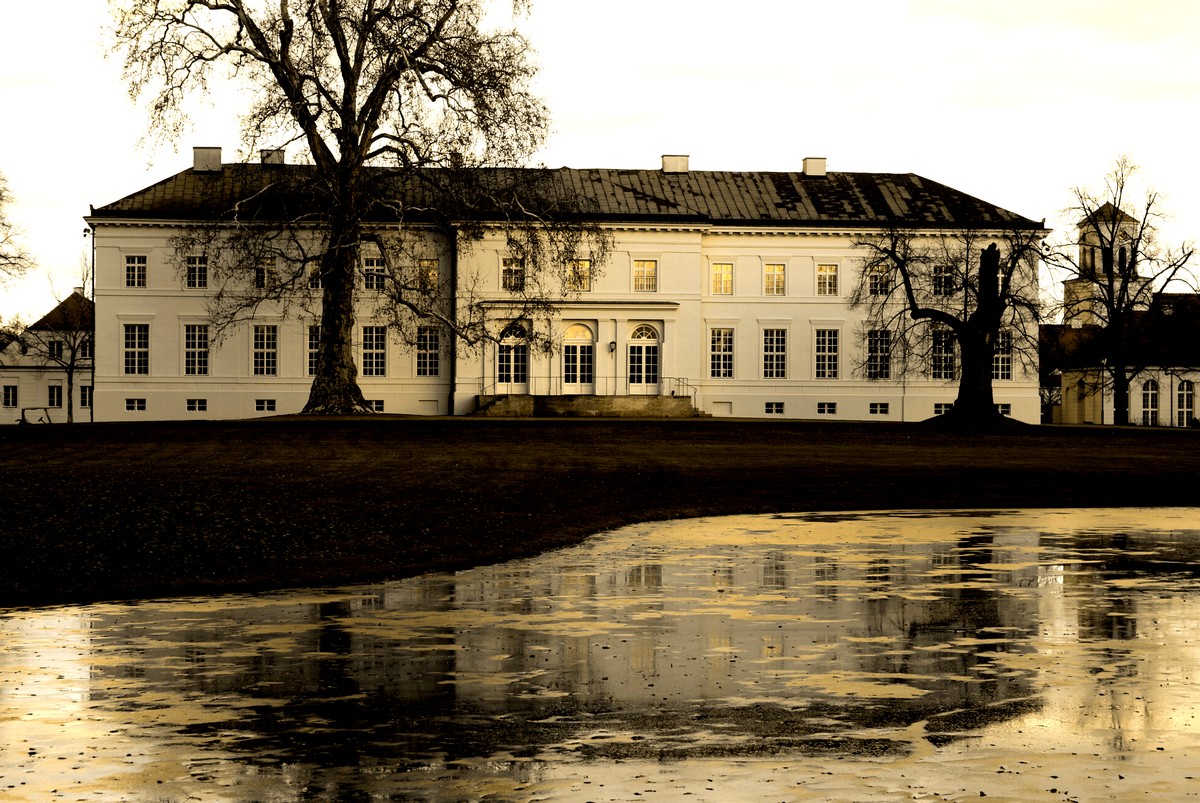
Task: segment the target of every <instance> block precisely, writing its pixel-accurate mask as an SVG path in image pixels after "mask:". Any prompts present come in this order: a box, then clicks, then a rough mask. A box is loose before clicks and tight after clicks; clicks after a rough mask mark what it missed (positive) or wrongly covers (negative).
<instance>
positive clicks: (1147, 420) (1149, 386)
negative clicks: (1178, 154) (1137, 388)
mask: <svg viewBox="0 0 1200 803" xmlns="http://www.w3.org/2000/svg"><path fill="white" fill-rule="evenodd" d="M1142 426H1144V427H1157V426H1158V382H1157V381H1156V380H1153V379H1147V380H1146V381H1145V383H1143V384H1142Z"/></svg>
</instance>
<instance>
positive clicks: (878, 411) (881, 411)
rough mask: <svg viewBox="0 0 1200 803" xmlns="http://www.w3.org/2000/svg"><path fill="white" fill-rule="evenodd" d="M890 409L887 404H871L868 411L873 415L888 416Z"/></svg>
mask: <svg viewBox="0 0 1200 803" xmlns="http://www.w3.org/2000/svg"><path fill="white" fill-rule="evenodd" d="M889 409H890V407H889V405H888V403H887V402H871V404H870V406H869V407H868V408H867V411H868V412H869V413H870V414H871V415H887V414H888V410H889Z"/></svg>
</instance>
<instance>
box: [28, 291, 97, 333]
mask: <svg viewBox="0 0 1200 803" xmlns="http://www.w3.org/2000/svg"><path fill="white" fill-rule="evenodd" d="M95 318H96V306H95V304H93V303H92V300H91V299H90V298H86V297H85V296H83V295H82V294H81V293H79V292H74V293H71V295H69V296H67V297H66V298H64V299H63V300H62V301H60V302H59V303H58V306H56V307H55V308H54V309H52V310H50V311H49V312H47V313H46V314H45V315H43V316H42V317H41V318H39V319H38V321H37V322H36V323H34V324H31V325H30V326H29V328H30V329H32V330H34V331H41V330H45V331H51V332H65V331H84V330H89V329H91V328H92V327H93V326H95Z"/></svg>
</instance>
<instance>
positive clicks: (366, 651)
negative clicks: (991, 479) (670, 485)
mask: <svg viewBox="0 0 1200 803" xmlns="http://www.w3.org/2000/svg"><path fill="white" fill-rule="evenodd" d="M0 633H2V636H0V637H2V638H3V645H4V646H3V651H2V652H0V799H4V800H30V801H39V802H40V801H46V800H88V801H95V800H103V801H108V800H130V801H186V800H203V801H251V800H257V801H300V800H339V801H342V800H344V801H360V800H361V801H367V800H430V801H454V800H512V801H524V800H547V801H553V800H569V801H574V800H579V801H584V800H589V801H606V800H648V799H649V800H656V801H665V800H692V801H698V800H710V801H731V800H774V801H779V800H806V799H821V800H863V799H871V798H874V799H903V800H955V799H963V800H965V799H972V800H977V799H979V798H981V797H983V796H987V797H990V798H993V799H994V798H1000V799H1018V800H1026V801H1028V800H1107V799H1113V798H1119V799H1132V798H1137V799H1150V800H1153V799H1158V800H1172V801H1173V800H1179V799H1183V798H1188V797H1200V720H1198V719H1197V717H1198V716H1200V713H1198V712H1200V509H1195V508H1171V509H1140V510H1130V509H1123V510H1039V511H986V512H985V511H961V512H949V513H947V512H921V511H912V512H899V513H862V514H855V513H851V514H797V515H786V516H739V517H729V518H714V519H698V520H689V521H677V522H665V523H657V524H652V525H640V526H635V527H629V528H626V529H623V530H619V531H617V532H612V533H606V534H604V535H601V536H598V537H596V538H593V539H591V540H589V541H588V542H587V543H586V544H584V545H581V546H579V547H576V548H572V549H567V550H563V551H559V552H555V553H551V554H547V555H544V556H542V557H539V558H536V559H533V560H527V561H519V562H513V563H507V564H503V565H500V566H490V567H485V568H480V569H476V570H472V571H465V572H459V573H456V574H440V575H429V576H424V577H419V578H414V579H411V580H406V581H401V582H394V583H388V584H382V585H372V586H357V587H350V588H338V589H323V590H309V591H293V592H289V593H278V594H269V595H261V596H227V597H218V598H195V599H170V600H158V601H152V602H146V603H137V604H104V605H90V606H79V607H59V608H50V609H42V610H32V611H29V610H10V611H0Z"/></svg>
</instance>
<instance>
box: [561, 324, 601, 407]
mask: <svg viewBox="0 0 1200 803" xmlns="http://www.w3.org/2000/svg"><path fill="white" fill-rule="evenodd" d="M562 354H563V357H562V359H563V391H564V392H566V393H591V392H592V382H593V381H594V376H595V363H596V341H595V337H593V335H592V330H591V329H590V328H589V327H587V326H584V325H583V324H581V323H577V324H574V325H572V326H570V327H568V328H567V331H566V332H564V333H563V352H562Z"/></svg>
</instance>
